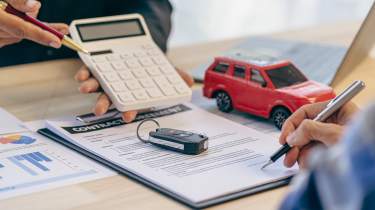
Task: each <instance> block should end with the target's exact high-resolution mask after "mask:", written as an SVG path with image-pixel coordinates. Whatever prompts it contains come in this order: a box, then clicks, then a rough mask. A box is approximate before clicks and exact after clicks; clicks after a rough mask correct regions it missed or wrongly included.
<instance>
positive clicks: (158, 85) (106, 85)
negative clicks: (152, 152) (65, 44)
mask: <svg viewBox="0 0 375 210" xmlns="http://www.w3.org/2000/svg"><path fill="white" fill-rule="evenodd" d="M69 30H70V33H71V36H72V38H73V40H74V41H76V42H78V43H80V44H81V45H82V46H83V47H84V48H85V49H87V50H88V51H89V52H90V54H84V53H78V54H79V56H80V58H81V59H82V61H83V62H84V63H85V64H86V65H87V66H88V67H89V69H90V71H91V73H92V74H93V75H94V77H95V78H96V79H97V80H98V81H99V83H100V85H101V87H102V88H103V90H104V91H105V93H106V94H107V95H108V96H109V97H110V99H111V101H112V103H113V104H114V106H115V107H116V108H117V109H118V110H119V111H122V112H125V111H130V110H140V109H146V108H152V107H157V106H165V105H174V104H178V103H182V102H187V101H189V100H191V95H192V91H191V89H190V88H189V87H188V86H187V84H186V83H185V82H184V80H183V79H182V78H181V77H180V75H179V74H178V73H177V71H176V70H175V68H174V67H173V66H172V65H171V63H170V62H169V61H168V59H167V58H166V56H165V55H164V53H163V52H162V51H161V50H160V48H159V47H158V46H157V45H156V44H155V43H154V41H153V39H152V37H151V35H150V32H149V30H148V28H147V25H146V23H145V21H144V19H143V17H142V16H141V15H139V14H130V15H120V16H110V17H101V18H90V19H80V20H74V21H73V22H72V23H71V25H70V28H69Z"/></svg>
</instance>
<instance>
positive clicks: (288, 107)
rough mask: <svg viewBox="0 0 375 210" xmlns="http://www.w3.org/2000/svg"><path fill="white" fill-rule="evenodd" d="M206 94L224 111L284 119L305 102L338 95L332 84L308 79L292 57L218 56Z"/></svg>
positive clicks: (209, 71)
mask: <svg viewBox="0 0 375 210" xmlns="http://www.w3.org/2000/svg"><path fill="white" fill-rule="evenodd" d="M203 95H204V96H206V97H208V98H216V103H217V106H218V108H219V109H220V110H221V111H223V112H230V111H231V110H233V108H234V109H237V110H240V111H244V112H248V113H250V114H254V115H258V116H261V117H264V118H270V119H272V121H273V123H274V124H275V126H276V127H277V128H279V129H281V127H282V125H283V123H284V121H285V120H286V119H287V118H288V117H289V116H290V115H291V113H293V112H294V111H296V110H297V109H298V108H299V107H301V106H303V105H305V104H311V103H315V102H320V101H327V100H330V99H332V98H334V97H335V93H334V92H333V90H332V88H330V87H328V86H326V85H323V84H320V83H317V82H314V81H311V80H308V79H307V78H306V76H305V75H303V74H302V73H301V72H300V71H299V70H298V69H297V68H296V67H295V66H294V65H293V64H292V63H291V62H290V61H261V60H256V59H255V60H249V59H246V61H245V60H243V59H241V60H238V59H234V58H230V57H218V58H215V61H214V62H213V64H211V65H210V67H209V68H208V69H207V71H206V74H205V78H204V87H203Z"/></svg>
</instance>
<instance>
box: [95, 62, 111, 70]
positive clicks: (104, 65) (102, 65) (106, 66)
mask: <svg viewBox="0 0 375 210" xmlns="http://www.w3.org/2000/svg"><path fill="white" fill-rule="evenodd" d="M96 66H97V67H98V69H99V71H100V72H108V71H112V70H113V68H112V66H111V65H110V64H109V63H99V64H98V65H96Z"/></svg>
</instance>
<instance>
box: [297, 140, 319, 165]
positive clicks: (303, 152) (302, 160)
mask: <svg viewBox="0 0 375 210" xmlns="http://www.w3.org/2000/svg"><path fill="white" fill-rule="evenodd" d="M321 144H322V143H320V142H317V141H313V142H311V143H310V144H307V145H306V146H304V147H302V148H301V149H300V151H299V156H298V160H297V161H298V165H299V167H300V168H302V169H306V168H307V167H308V157H309V155H310V152H311V150H312V148H313V147H316V146H318V145H321Z"/></svg>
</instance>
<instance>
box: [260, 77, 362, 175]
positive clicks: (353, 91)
mask: <svg viewBox="0 0 375 210" xmlns="http://www.w3.org/2000/svg"><path fill="white" fill-rule="evenodd" d="M364 88H365V83H364V82H363V81H360V80H358V81H355V82H353V83H352V84H351V85H350V86H349V87H347V88H346V89H345V90H344V91H343V92H342V93H341V94H340V95H338V96H336V97H335V98H334V99H332V100H331V101H330V102H329V103H328V104H327V106H326V108H325V109H323V111H322V112H320V113H319V114H318V115H317V116H316V117H315V118H314V121H318V122H324V121H325V120H326V119H327V118H328V117H330V116H331V115H332V114H333V113H335V112H336V111H337V110H339V109H340V108H341V107H342V106H344V105H345V104H346V103H347V102H349V101H350V100H351V99H352V98H353V97H354V96H356V95H357V94H358V93H359V92H361V91H362V90H363V89H364ZM291 148H292V146H291V145H289V144H288V143H285V144H284V145H283V146H282V147H281V148H280V149H279V150H277V151H276V152H275V153H274V154H273V155H272V156H271V157H270V160H269V161H268V162H267V163H266V164H265V165H263V166H262V168H261V169H264V168H266V167H267V166H269V165H271V164H272V163H274V162H276V161H277V160H278V159H279V158H280V157H281V156H283V155H285V154H286V153H287V152H289V150H290V149H291Z"/></svg>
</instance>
